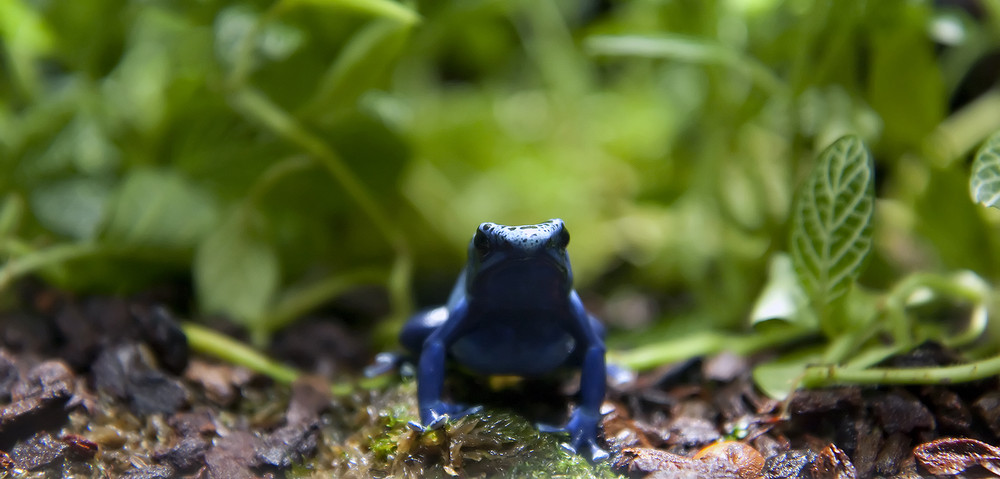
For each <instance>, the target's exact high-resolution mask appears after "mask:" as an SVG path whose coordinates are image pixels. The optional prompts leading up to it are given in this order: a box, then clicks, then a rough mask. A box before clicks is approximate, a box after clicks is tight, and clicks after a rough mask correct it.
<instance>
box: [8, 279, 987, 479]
mask: <svg viewBox="0 0 1000 479" xmlns="http://www.w3.org/2000/svg"><path fill="white" fill-rule="evenodd" d="M21 290H22V291H21V294H20V300H19V302H18V303H17V304H14V305H9V307H8V308H7V312H5V313H3V314H2V315H0V341H2V343H0V346H2V347H0V404H4V406H3V407H2V409H0V450H2V451H3V454H0V474H5V476H6V477H53V476H63V477H129V478H150V479H151V478H159V477H216V478H223V477H224V478H231V477H359V478H363V477H435V476H438V477H449V476H456V475H457V476H460V477H484V476H497V475H502V476H504V477H551V476H553V475H558V474H564V475H566V476H568V477H615V476H617V475H623V476H627V477H738V478H741V479H749V478H755V477H762V478H798V477H803V478H834V477H836V478H848V477H928V476H932V475H933V473H937V474H939V475H942V477H950V476H947V475H948V474H958V476H955V477H993V475H994V474H995V473H1000V450H998V449H996V448H995V447H994V446H995V445H998V444H1000V436H998V435H1000V381H997V380H996V379H995V378H994V379H989V380H984V381H980V382H977V383H970V384H961V385H952V386H948V387H938V386H935V387H930V386H921V387H884V388H864V389H863V388H860V387H841V388H836V389H826V390H817V391H800V392H798V393H796V394H795V395H794V396H793V397H792V398H791V399H790V400H788V401H785V402H779V401H775V400H772V399H769V398H766V397H765V396H763V395H762V394H761V393H760V392H758V390H757V389H755V387H754V386H753V383H752V381H751V380H750V368H751V366H752V365H753V364H754V361H756V360H759V359H760V358H742V357H737V356H734V355H729V354H723V355H719V356H716V357H712V358H705V359H700V360H692V361H687V362H685V363H683V364H673V365H665V366H664V367H662V368H660V369H658V370H655V371H652V372H649V373H645V374H642V375H640V376H639V377H638V378H637V379H636V380H635V381H631V382H626V383H623V384H616V385H612V387H611V388H610V392H609V394H608V400H607V401H606V403H605V412H606V413H607V414H606V416H605V419H604V424H603V426H604V427H603V430H604V435H605V440H606V446H607V448H608V450H609V451H610V452H611V453H612V459H611V461H609V462H606V463H603V464H600V465H598V466H597V467H592V466H591V465H589V464H587V463H586V462H585V461H583V460H581V459H580V458H578V457H576V456H574V455H571V454H568V453H566V452H564V451H563V450H562V449H561V448H560V447H559V443H560V440H561V439H563V438H560V437H559V436H554V435H550V434H541V433H539V432H537V429H536V428H535V427H534V423H536V422H547V423H558V422H559V421H561V420H565V416H566V412H567V411H568V406H569V404H570V403H571V401H572V384H574V381H573V379H574V378H565V380H553V381H549V382H525V381H515V380H505V381H501V380H491V381H484V380H481V379H479V378H470V377H465V376H463V375H462V374H460V373H456V374H454V375H451V376H453V377H454V379H453V380H452V382H451V384H450V385H449V389H450V390H451V391H452V393H453V395H454V396H456V398H458V399H460V400H462V401H467V402H470V403H477V404H486V406H487V407H486V409H485V412H484V413H483V414H479V415H475V416H469V417H465V418H462V419H460V420H457V421H453V422H452V423H450V424H448V425H447V426H446V427H444V428H443V429H440V430H436V431H430V432H425V433H419V432H416V431H414V430H413V429H411V428H410V427H408V425H407V422H408V421H410V420H412V419H415V417H416V410H415V405H414V395H415V387H414V384H413V382H412V381H411V380H408V379H406V378H405V377H402V378H401V377H398V376H393V377H391V378H386V380H385V381H383V383H382V385H381V386H380V387H378V388H361V387H358V388H356V389H355V390H354V391H353V392H350V393H348V394H341V395H334V394H332V393H331V390H330V387H329V384H328V383H327V382H326V381H325V380H324V379H322V378H338V379H339V380H342V379H344V378H352V377H356V375H357V374H358V372H359V371H360V369H361V368H362V367H363V365H364V364H365V363H367V362H368V361H369V360H370V358H371V351H369V350H368V349H367V348H366V347H365V346H364V345H365V344H368V342H367V339H366V337H365V335H366V334H367V333H368V331H365V330H364V328H356V327H355V328H352V327H350V323H349V322H348V323H347V324H348V326H345V325H344V324H345V323H344V322H343V321H339V320H337V319H336V318H329V317H320V318H314V319H311V320H306V321H303V322H300V323H298V324H297V325H296V326H294V327H292V328H290V329H289V330H287V331H285V332H284V333H283V334H281V335H280V336H279V337H278V338H276V340H275V342H274V345H273V347H272V349H271V351H269V353H270V354H271V355H273V356H274V357H276V358H278V359H279V360H282V361H284V362H286V363H289V364H294V365H296V366H297V367H299V368H301V369H303V370H306V371H309V372H311V373H313V374H314V376H307V377H303V378H301V379H300V380H298V381H296V382H294V383H293V384H291V385H285V384H280V383H275V382H273V381H271V380H269V379H267V378H265V377H262V376H260V375H257V374H254V373H252V372H251V371H249V370H247V369H245V368H243V367H240V366H234V365H230V364H224V363H221V362H219V361H217V360H214V359H212V358H207V357H204V356H201V355H199V354H195V353H191V352H190V351H189V350H188V347H187V344H186V342H185V341H184V336H183V333H182V332H181V330H180V328H179V327H178V323H177V322H176V320H175V317H174V316H173V314H171V313H170V309H168V308H165V307H163V305H171V304H177V301H176V297H172V296H171V295H170V294H166V295H163V294H158V293H148V294H144V295H140V296H137V297H132V298H129V299H123V298H117V297H108V296H95V297H74V296H70V295H67V294H64V293H60V292H57V291H54V290H52V289H50V288H46V287H42V286H40V285H38V284H35V283H31V284H26V285H23V286H22V288H21ZM220 324H222V326H220V327H223V328H226V327H227V326H224V323H220ZM955 359H956V357H955V355H954V354H953V353H951V352H949V351H947V350H945V349H943V348H941V347H938V346H936V345H934V344H927V345H925V346H924V347H922V348H920V349H919V350H918V351H915V352H914V353H912V354H910V355H908V356H906V357H901V358H895V359H893V363H892V365H893V366H897V367H901V366H915V365H933V364H947V363H950V362H952V361H954V360H955ZM991 471H993V472H991Z"/></svg>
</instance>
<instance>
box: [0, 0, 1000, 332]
mask: <svg viewBox="0 0 1000 479" xmlns="http://www.w3.org/2000/svg"><path fill="white" fill-rule="evenodd" d="M955 3H956V4H958V3H962V2H955ZM972 4H974V8H973V9H972V10H970V9H962V8H959V7H958V6H952V5H951V4H950V2H937V4H935V3H934V2H930V1H923V2H920V1H916V2H915V1H904V0H880V1H878V2H863V1H833V0H826V1H823V0H786V1H781V0H715V1H712V0H709V1H686V0H674V1H666V0H660V1H654V0H636V1H613V0H605V1H598V0H589V1H561V0H532V1H527V0H521V1H499V0H463V1H443V0H437V1H430V0H427V1H417V2H403V3H396V2H394V1H392V0H280V1H277V2H262V1H244V2H236V1H233V2H221V1H211V0H209V1H197V2H196V1H174V2H166V1H156V0H147V1H141V2H140V1H126V0H80V1H73V2H59V1H51V0H0V42H2V43H0V46H2V50H0V51H2V70H0V168H2V171H3V175H0V198H2V201H3V203H2V208H0V255H3V257H4V258H5V259H6V263H5V264H4V266H3V269H2V270H0V287H3V286H7V285H9V282H10V281H11V280H12V279H14V278H16V277H18V276H20V275H23V274H26V273H32V272H39V273H40V274H42V275H43V276H44V277H45V278H46V279H47V280H49V281H52V282H55V283H56V284H58V285H60V286H62V287H66V288H70V289H73V290H86V291H92V290H111V291H118V292H125V291H134V290H137V289H142V288H143V287H146V286H148V285H149V284H150V283H152V282H157V281H164V280H170V279H177V278H185V277H192V278H193V280H194V283H195V286H196V292H197V301H198V305H199V306H200V308H201V309H202V311H204V312H207V313H215V312H219V313H224V314H226V315H228V316H230V317H231V318H232V319H234V320H235V321H238V322H240V323H241V324H244V325H246V326H247V327H248V328H249V329H250V330H251V331H252V333H253V334H254V335H255V337H256V338H257V339H258V340H263V339H264V338H266V337H267V336H268V335H269V334H270V333H271V332H273V331H274V330H276V329H277V328H280V327H282V326H283V325H285V324H287V323H288V322H289V321H291V320H294V319H295V318H296V317H298V315H300V314H302V313H303V312H305V311H308V310H309V309H310V308H313V307H315V306H317V305H320V304H322V303H323V302H325V301H328V300H330V299H331V298H333V297H335V296H336V295H338V294H340V293H341V292H343V291H344V290H345V289H348V288H351V287H353V286H356V285H359V284H364V283H373V282H374V283H381V284H385V285H387V287H388V289H389V291H390V295H391V298H392V301H393V308H394V311H395V317H396V321H397V324H398V320H399V319H400V318H402V317H404V316H405V314H407V312H408V311H409V310H410V308H411V306H410V297H411V294H412V291H411V289H412V288H411V279H412V278H413V277H414V275H416V276H417V277H420V278H424V277H431V278H434V277H439V276H443V275H445V274H451V273H453V272H455V271H457V269H458V267H459V265H460V264H461V262H462V260H463V254H464V250H465V249H464V246H465V243H466V242H467V241H468V238H469V236H470V235H471V233H472V232H473V231H474V228H475V226H476V225H477V224H478V223H480V222H482V221H496V222H501V223H512V224H521V223H533V222H537V221H541V220H544V219H547V218H550V217H561V218H563V219H564V220H566V222H567V224H568V226H569V229H570V231H571V232H572V234H573V241H572V243H571V246H570V250H571V254H572V257H573V262H574V267H575V270H576V273H577V274H576V278H577V283H578V285H579V286H581V287H582V288H584V289H586V288H588V287H598V288H599V289H601V290H602V291H603V292H605V293H607V294H609V295H612V294H614V293H616V292H618V291H642V292H644V294H650V293H651V295H652V296H653V297H654V298H655V299H656V300H657V301H659V302H660V303H661V304H663V305H664V306H663V307H662V308H661V310H660V319H659V320H658V321H657V322H656V323H655V324H652V325H648V327H651V328H654V329H655V331H656V334H650V333H649V332H648V330H647V331H646V332H644V333H643V335H642V336H643V337H642V338H641V339H638V338H635V337H632V338H630V339H631V340H632V341H633V342H637V341H640V340H643V341H654V340H657V339H662V338H664V337H671V336H672V335H674V334H677V333H680V332H684V331H692V330H700V329H703V328H709V327H724V328H733V327H737V326H740V325H742V324H745V322H746V321H747V319H748V317H749V315H750V310H751V308H752V305H753V302H754V300H755V298H756V297H757V296H758V295H759V294H760V293H761V289H762V285H763V283H764V281H765V279H766V277H767V270H768V263H769V258H770V257H771V256H772V255H773V254H775V253H777V252H779V251H787V250H789V245H788V241H787V239H788V237H789V236H788V228H789V222H790V219H791V214H792V210H791V205H792V201H793V197H794V191H795V190H796V188H797V186H798V185H799V184H800V183H801V182H802V181H803V179H804V178H805V175H806V174H807V173H808V172H809V171H810V170H811V169H812V167H813V165H814V159H815V158H816V157H817V154H818V152H819V151H820V150H821V149H823V148H824V147H826V146H827V145H829V144H830V143H832V142H833V140H834V139H836V138H838V137H840V136H842V135H844V134H846V133H853V134H855V135H858V137H860V138H861V139H863V140H864V141H865V143H866V144H867V145H868V147H869V148H870V149H871V151H872V154H873V156H874V164H875V169H876V173H877V175H876V182H877V184H876V187H877V189H876V192H875V193H876V196H877V201H876V203H875V206H874V217H875V221H874V233H873V246H872V252H871V255H870V259H869V264H870V266H869V268H867V269H866V270H865V271H864V273H863V275H862V276H861V278H860V279H859V281H860V284H862V285H865V286H869V287H877V288H886V287H888V286H889V285H890V284H893V283H894V282H895V281H896V280H898V278H900V277H902V276H903V275H904V274H906V273H908V272H912V271H917V270H923V271H953V270H957V269H962V268H968V269H972V270H974V271H975V272H976V273H978V274H979V275H980V276H982V277H984V278H988V279H991V280H997V279H1000V228H998V226H1000V224H998V223H1000V215H998V214H997V213H996V212H993V211H987V210H986V209H984V208H977V207H975V205H974V204H973V203H971V202H970V201H969V197H968V193H967V191H966V187H967V184H968V166H967V163H966V161H965V159H966V158H967V157H968V155H969V153H970V152H971V151H972V150H974V149H975V147H976V146H977V145H978V144H979V143H980V142H981V141H982V140H983V139H984V138H986V136H987V135H988V134H990V133H991V132H993V131H995V130H997V129H1000V92H998V91H997V90H996V86H995V85H993V86H992V87H991V86H989V84H987V87H986V88H982V89H980V90H977V91H973V94H970V93H969V89H970V88H972V87H971V86H970V85H974V84H975V81H974V80H975V79H976V76H975V75H976V69H975V67H976V66H977V65H981V61H982V60H983V59H986V58H988V55H989V54H990V53H991V52H996V51H997V50H998V49H1000V4H998V3H997V2H992V1H982V2H972ZM994 61H995V60H994ZM989 80H990V81H994V80H995V75H994V77H991V78H989ZM958 98H963V99H964V100H963V101H962V102H961V104H958V102H957V100H956V99H958ZM605 319H607V320H608V321H609V322H611V323H614V322H615V320H616V318H613V317H612V318H605ZM628 340H629V338H627V337H626V339H623V341H628Z"/></svg>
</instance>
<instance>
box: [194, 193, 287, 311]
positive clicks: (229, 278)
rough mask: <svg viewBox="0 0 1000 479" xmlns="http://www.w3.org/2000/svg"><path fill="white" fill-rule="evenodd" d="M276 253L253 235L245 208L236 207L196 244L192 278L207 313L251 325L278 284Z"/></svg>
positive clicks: (268, 301) (268, 302)
mask: <svg viewBox="0 0 1000 479" xmlns="http://www.w3.org/2000/svg"><path fill="white" fill-rule="evenodd" d="M279 276H280V271H279V265H278V256H277V254H275V252H274V249H273V248H272V247H271V246H270V245H269V244H267V243H265V242H264V241H261V240H260V239H259V238H257V237H256V236H255V235H254V233H253V231H252V230H251V228H250V225H249V224H248V221H247V218H246V212H245V210H239V209H238V210H236V211H235V212H233V213H232V214H230V215H229V217H228V218H227V219H226V221H224V222H223V224H222V225H221V226H220V227H219V228H218V229H216V230H215V231H214V232H213V233H212V234H211V235H209V236H208V237H207V238H205V240H204V241H203V242H202V243H201V244H199V245H198V249H197V250H196V252H195V258H194V282H195V288H196V289H197V292H198V299H199V300H200V301H201V308H202V310H204V311H205V312H207V313H222V314H225V315H227V316H229V317H230V318H232V319H233V320H236V321H238V322H241V323H243V324H245V325H247V326H249V327H250V328H251V329H254V325H255V322H257V321H258V320H259V319H260V318H261V317H262V316H263V315H264V313H265V312H266V311H267V308H268V307H269V306H270V304H271V300H272V298H273V297H274V294H275V292H276V290H277V288H278V280H279Z"/></svg>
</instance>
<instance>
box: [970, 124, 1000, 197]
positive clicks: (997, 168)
mask: <svg viewBox="0 0 1000 479" xmlns="http://www.w3.org/2000/svg"><path fill="white" fill-rule="evenodd" d="M969 193H970V194H971V195H972V201H973V202H974V203H979V204H981V205H983V206H992V207H993V208H1000V131H998V132H996V133H994V134H993V136H991V137H990V138H989V139H988V140H986V143H983V146H982V148H980V149H979V151H978V152H977V153H976V159H975V161H973V163H972V175H971V177H970V178H969Z"/></svg>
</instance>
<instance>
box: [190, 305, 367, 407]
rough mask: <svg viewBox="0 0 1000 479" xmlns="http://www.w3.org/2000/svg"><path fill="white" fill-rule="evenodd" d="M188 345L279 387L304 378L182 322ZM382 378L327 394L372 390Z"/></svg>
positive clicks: (348, 384)
mask: <svg viewBox="0 0 1000 479" xmlns="http://www.w3.org/2000/svg"><path fill="white" fill-rule="evenodd" d="M181 329H183V330H184V335H185V336H187V340H188V345H190V346H191V349H192V350H193V351H197V352H199V353H202V354H207V355H209V356H212V357H215V358H218V359H221V360H223V361H226V362H228V363H232V364H235V365H238V366H243V367H245V368H247V369H249V370H251V371H254V372H257V373H260V374H263V375H265V376H267V377H269V378H271V379H273V380H274V381H276V382H278V383H281V384H291V383H293V382H295V380H296V379H298V378H299V377H301V376H303V375H304V373H302V372H301V371H299V370H297V369H295V368H291V367H288V366H285V365H283V364H281V363H279V362H277V361H275V360H274V359H271V358H269V357H267V356H265V355H264V354H263V353H260V352H259V351H257V350H256V349H253V348H251V347H250V346H247V345H246V344H243V343H241V342H239V341H237V340H235V339H233V338H230V337H229V336H226V335H224V334H221V333H219V332H216V331H213V330H211V329H208V328H206V327H204V326H201V325H198V324H195V323H192V322H184V323H182V324H181ZM385 381H386V380H385V379H384V378H371V379H364V380H361V381H341V382H336V383H332V384H330V393H331V394H333V395H334V396H347V395H349V394H352V393H353V392H354V391H357V390H358V388H365V389H373V388H376V387H380V386H382V385H384V384H385Z"/></svg>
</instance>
